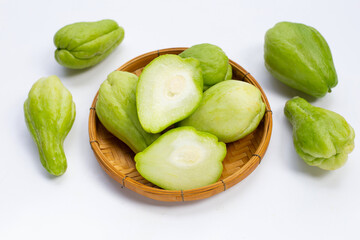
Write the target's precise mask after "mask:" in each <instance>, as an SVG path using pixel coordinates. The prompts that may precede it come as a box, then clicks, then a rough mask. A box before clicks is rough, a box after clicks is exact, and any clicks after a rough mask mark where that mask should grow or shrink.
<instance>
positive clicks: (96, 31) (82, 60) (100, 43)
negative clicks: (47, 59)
mask: <svg viewBox="0 0 360 240" xmlns="http://www.w3.org/2000/svg"><path fill="white" fill-rule="evenodd" d="M123 39H124V29H123V28H122V27H120V26H119V25H118V24H117V23H116V22H115V21H113V20H109V19H106V20H101V21H98V22H78V23H73V24H70V25H67V26H65V27H63V28H61V29H60V30H59V31H57V33H56V34H55V36H54V44H55V46H56V48H57V49H56V51H55V59H56V61H57V62H58V63H59V64H61V65H63V66H65V67H67V68H73V69H83V68H87V67H91V66H93V65H96V64H97V63H99V62H100V61H102V60H104V59H105V58H106V57H107V56H108V55H109V54H110V53H111V52H112V51H113V50H114V49H115V48H116V47H117V46H118V45H119V44H120V43H121V42H122V40H123Z"/></svg>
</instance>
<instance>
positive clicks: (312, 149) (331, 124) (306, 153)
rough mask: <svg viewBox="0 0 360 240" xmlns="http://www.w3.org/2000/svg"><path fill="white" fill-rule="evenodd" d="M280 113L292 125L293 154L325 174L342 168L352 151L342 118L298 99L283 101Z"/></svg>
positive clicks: (348, 128)
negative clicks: (325, 171)
mask: <svg viewBox="0 0 360 240" xmlns="http://www.w3.org/2000/svg"><path fill="white" fill-rule="evenodd" d="M284 112H285V116H286V117H287V118H288V120H289V121H290V123H291V124H292V125H293V140H294V145H295V149H296V152H297V153H298V154H299V156H300V157H301V158H302V159H303V160H304V161H305V162H306V163H307V164H309V165H311V166H317V167H319V168H322V169H325V170H335V169H338V168H340V167H341V166H343V165H344V164H345V162H346V160H347V158H348V154H349V153H350V152H351V151H352V150H353V149H354V138H355V133H354V130H353V128H352V127H351V126H350V125H349V124H348V123H347V122H346V120H345V119H344V118H343V117H342V116H340V115H339V114H337V113H335V112H332V111H329V110H326V109H323V108H320V107H315V106H312V105H311V104H310V103H308V102H307V101H306V100H305V99H303V98H300V97H295V98H293V99H291V100H289V101H287V103H286V105H285V109H284Z"/></svg>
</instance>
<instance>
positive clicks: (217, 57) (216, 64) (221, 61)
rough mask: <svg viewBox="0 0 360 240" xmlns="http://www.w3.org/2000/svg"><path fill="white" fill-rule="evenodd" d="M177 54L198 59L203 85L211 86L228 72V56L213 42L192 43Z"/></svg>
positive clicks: (221, 79)
mask: <svg viewBox="0 0 360 240" xmlns="http://www.w3.org/2000/svg"><path fill="white" fill-rule="evenodd" d="M179 56H180V57H183V58H188V57H193V58H196V59H197V60H199V61H200V67H201V70H202V74H203V79H204V85H207V86H211V85H214V84H216V83H218V82H221V81H224V80H225V76H226V75H228V74H230V73H228V71H229V59H228V57H227V56H226V54H225V53H224V51H223V50H222V49H221V48H219V47H218V46H215V45H213V44H209V43H202V44H198V45H194V46H192V47H190V48H188V49H186V50H185V51H183V52H182V53H180V54H179ZM230 67H231V66H230ZM231 73H232V72H231Z"/></svg>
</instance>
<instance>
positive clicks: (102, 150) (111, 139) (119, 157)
mask: <svg viewBox="0 0 360 240" xmlns="http://www.w3.org/2000/svg"><path fill="white" fill-rule="evenodd" d="M185 49H186V48H168V49H162V50H157V51H153V52H149V53H145V54H143V55H141V56H138V57H136V58H134V59H132V60H130V61H129V62H127V63H125V64H124V65H123V66H121V67H120V68H118V69H117V70H119V71H128V72H132V73H135V74H136V75H140V73H141V71H142V69H143V68H144V67H145V66H146V65H147V64H148V63H150V62H151V61H152V60H153V59H154V58H156V57H158V56H160V55H163V54H179V53H181V52H182V51H184V50H185ZM229 62H230V64H231V66H232V68H233V79H236V80H240V81H246V82H249V83H251V84H253V85H255V86H256V87H257V88H258V89H259V90H260V91H261V93H262V99H263V101H264V102H265V104H266V112H265V115H264V118H263V119H262V121H261V122H260V124H259V126H258V127H257V129H256V130H255V131H254V132H252V133H251V134H249V135H248V136H246V137H245V138H243V139H240V140H238V141H236V142H232V143H228V144H227V155H226V157H225V159H224V161H223V173H222V175H221V177H220V179H219V180H218V181H217V182H216V183H214V184H211V185H208V186H205V187H201V188H196V189H191V190H184V191H182V190H181V191H173V190H164V189H161V188H159V187H157V186H155V185H154V184H152V183H150V182H148V181H147V180H146V179H144V178H143V177H142V176H141V175H140V174H139V172H138V171H137V170H136V168H135V162H134V153H133V152H132V151H131V150H130V149H129V148H128V147H127V146H126V145H125V144H124V143H123V142H121V141H120V140H119V139H117V138H116V137H115V136H113V135H112V134H111V133H109V132H108V131H107V130H106V129H105V128H104V126H103V125H102V124H101V123H100V121H99V119H98V118H97V116H96V109H95V106H96V101H97V96H98V93H97V94H96V96H95V98H94V101H93V103H92V106H91V108H90V116H89V137H90V145H91V148H92V150H93V151H94V154H95V156H96V158H97V160H98V162H99V164H100V166H101V167H102V168H103V169H104V170H105V172H106V173H107V174H108V175H109V176H110V177H112V178H113V179H115V180H116V181H118V182H119V183H120V184H121V185H122V187H126V188H128V189H130V190H132V191H134V192H136V193H138V194H141V195H143V196H145V197H148V198H152V199H156V200H160V201H167V202H174V201H193V200H199V199H204V198H208V197H211V196H213V195H215V194H218V193H220V192H223V191H226V190H227V189H229V188H230V187H232V186H234V185H235V184H237V183H238V182H240V181H241V180H243V179H244V178H246V177H247V176H248V175H249V174H250V173H251V172H252V171H254V169H255V168H256V167H257V166H258V165H259V164H260V162H261V160H262V158H263V157H264V154H265V152H266V149H267V147H268V145H269V141H270V137H271V131H272V112H271V109H270V105H269V102H268V100H267V98H266V95H265V93H264V91H263V90H262V88H261V87H260V85H259V84H258V83H257V81H256V80H255V79H254V78H253V77H252V76H251V74H250V73H248V72H247V71H246V70H245V69H243V68H242V67H241V66H240V65H238V64H237V63H235V62H234V61H232V60H229Z"/></svg>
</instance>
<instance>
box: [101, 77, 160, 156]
mask: <svg viewBox="0 0 360 240" xmlns="http://www.w3.org/2000/svg"><path fill="white" fill-rule="evenodd" d="M137 83H138V77H137V76H136V75H135V74H132V73H129V72H122V71H114V72H112V73H110V74H109V75H108V77H107V79H106V80H105V81H104V82H103V83H102V84H101V86H100V89H99V95H98V100H97V102H96V114H97V116H98V118H99V120H100V122H101V123H102V124H103V125H104V126H105V128H106V129H107V130H108V131H109V132H111V133H112V134H114V135H115V136H116V137H117V138H119V139H120V140H121V141H123V142H124V143H125V144H127V145H128V146H129V147H130V148H131V149H132V150H133V151H134V152H135V153H137V152H141V151H143V150H144V149H145V148H146V147H147V146H148V145H150V144H151V143H152V142H153V141H154V140H155V139H157V138H158V137H159V136H160V135H158V134H151V133H148V132H145V130H144V129H143V128H142V126H141V125H140V122H139V118H138V115H137V110H136V102H135V101H136V96H135V93H136V86H137Z"/></svg>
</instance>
